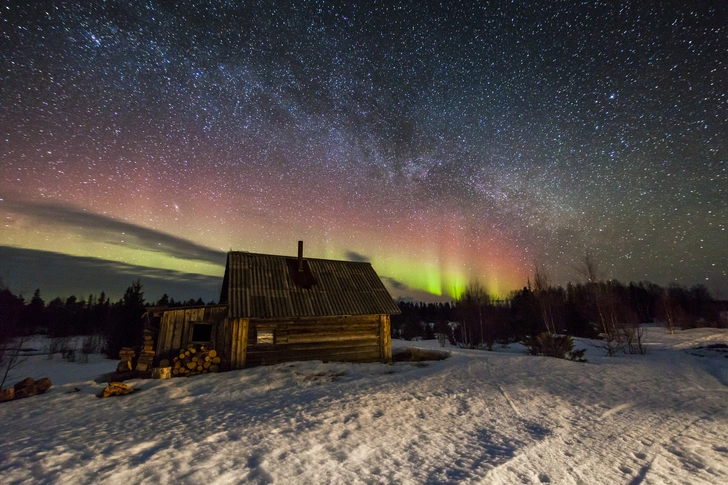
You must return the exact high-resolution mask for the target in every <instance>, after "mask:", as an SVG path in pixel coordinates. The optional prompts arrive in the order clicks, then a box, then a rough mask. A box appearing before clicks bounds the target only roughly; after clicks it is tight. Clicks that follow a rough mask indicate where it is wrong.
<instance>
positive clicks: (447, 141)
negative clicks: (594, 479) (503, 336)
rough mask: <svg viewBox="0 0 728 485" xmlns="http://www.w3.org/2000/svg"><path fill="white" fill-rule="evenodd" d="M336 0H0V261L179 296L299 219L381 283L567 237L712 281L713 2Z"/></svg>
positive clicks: (568, 247) (725, 23)
mask: <svg viewBox="0 0 728 485" xmlns="http://www.w3.org/2000/svg"><path fill="white" fill-rule="evenodd" d="M349 3H352V2H330V1H301V2H275V1H253V2H247V1H246V2H232V1H228V2H204V1H199V2H192V1H188V2H162V1H155V0H149V1H145V2H115V1H105V2H101V1H99V2H96V1H94V2H91V1H88V2H74V1H68V2H66V1H64V2H50V1H48V2H36V1H32V2H20V1H14V0H11V1H10V2H5V3H3V5H2V6H1V7H0V9H1V11H0V29H2V36H1V37H0V43H1V44H0V45H1V50H0V65H1V69H0V130H1V133H0V135H1V137H0V143H1V148H0V217H2V225H0V254H3V255H4V256H3V261H0V277H2V278H3V281H4V282H5V284H7V285H9V286H11V288H14V286H15V287H17V288H14V289H16V290H19V291H23V292H25V293H26V294H30V293H32V291H33V289H34V288H35V287H40V288H41V290H42V291H43V289H44V288H50V287H53V285H56V286H58V285H59V284H61V286H60V288H61V289H59V290H57V291H58V292H61V291H62V290H63V289H64V288H65V289H67V290H68V293H70V292H71V291H76V292H78V293H81V294H84V292H86V293H87V292H89V291H94V292H98V291H100V290H102V289H105V291H106V292H107V293H110V294H112V295H113V294H114V293H115V292H116V293H118V294H120V293H121V292H123V289H124V288H125V286H123V287H121V288H103V286H100V285H103V284H104V283H105V282H106V283H109V284H111V281H112V280H111V278H112V275H114V274H116V275H117V276H118V274H119V273H120V272H121V273H123V274H124V275H127V276H129V277H131V275H133V274H138V275H139V276H140V277H141V279H142V283H143V284H144V283H145V278H150V279H153V278H157V280H156V281H157V283H160V285H158V287H155V291H156V289H160V294H161V292H162V291H161V289H162V288H163V287H164V283H165V282H167V283H168V284H169V285H172V283H174V285H176V286H174V288H175V290H176V291H177V292H179V294H178V295H175V294H172V296H175V297H177V298H186V297H187V296H185V294H184V292H185V291H186V290H182V289H181V287H182V286H183V285H181V282H187V287H186V288H188V289H189V290H190V291H191V293H192V294H193V295H191V296H194V297H196V296H199V295H198V294H199V293H200V291H197V290H198V289H199V288H200V286H198V287H195V285H196V284H197V285H200V281H202V279H205V281H206V282H207V283H206V284H207V285H208V286H210V285H211V287H212V286H215V285H219V284H220V279H219V278H220V276H221V275H222V273H223V271H224V264H225V253H226V252H227V251H228V250H230V249H234V250H245V251H251V252H262V253H269V254H287V255H295V253H296V242H297V240H299V239H302V240H304V242H305V253H306V255H307V256H310V257H321V258H332V259H348V260H362V261H370V262H371V263H372V265H373V266H374V268H375V270H376V271H377V272H378V273H379V275H380V276H381V277H382V279H383V281H384V282H385V284H386V286H387V287H388V289H390V292H391V293H392V295H393V296H395V297H399V296H402V297H412V298H415V299H424V300H431V301H435V300H449V299H450V298H452V297H453V296H455V297H456V296H458V294H460V292H461V291H462V288H463V287H464V286H465V285H466V284H467V283H468V282H470V281H480V282H482V283H484V284H485V285H486V286H487V288H488V290H489V291H490V292H491V293H493V294H495V295H501V296H505V295H507V294H508V292H509V291H511V290H513V289H517V288H519V287H522V286H524V285H525V284H526V280H527V278H528V276H529V274H532V272H533V268H534V265H542V266H543V267H544V268H545V269H546V271H547V272H548V273H549V275H550V277H551V280H552V282H554V283H558V284H565V283H566V282H568V281H576V280H578V274H577V271H576V269H575V268H576V266H577V265H578V264H579V262H580V261H581V260H582V259H583V257H584V255H585V254H587V253H589V254H591V255H592V257H593V259H594V260H595V261H596V262H597V263H598V264H599V267H600V269H601V271H602V273H603V276H604V277H605V278H616V279H619V280H620V281H624V282H628V281H630V280H633V281H640V280H650V281H653V282H655V283H658V284H663V285H664V284H667V283H670V282H678V283H681V284H685V285H693V284H704V285H706V286H707V287H708V289H710V290H711V291H713V292H715V293H717V296H722V297H723V298H725V297H726V296H728V249H727V248H728V231H727V230H726V226H727V225H728V202H727V201H726V200H727V199H728V7H726V5H725V2H718V1H696V2H671V1H661V2H615V1H589V2H572V1H570V2H564V1H552V2H538V1H529V0H524V1H517V2H458V1H452V2H442V4H437V3H434V2H420V1H414V2H397V1H389V0H387V1H372V2H356V3H357V4H358V5H350V4H349ZM685 4H689V5H685ZM59 258H60V259H64V258H65V261H66V263H67V264H65V265H64V266H62V268H61V267H60V266H58V267H56V266H53V265H51V266H49V264H50V263H47V262H48V261H50V260H53V261H57V260H59ZM80 267H83V268H85V270H84V271H76V269H78V268H80ZM74 268H76V269H74ZM88 268H95V269H94V270H92V271H89V270H88ZM59 277H61V278H62V282H61V283H58V281H57V280H58V279H59ZM52 280H53V281H54V283H52V282H51V281H52ZM150 281H151V280H150ZM212 281H216V282H217V283H214V284H212V283H210V282H212ZM63 285H65V286H63ZM171 287H172V286H170V288H171ZM54 288H55V287H54ZM218 291H219V290H217V289H215V290H210V293H211V295H212V297H215V298H216V297H217V295H216V294H215V292H218ZM169 293H171V292H169ZM147 296H148V297H152V298H155V297H157V295H155V294H149V292H148V293H147ZM206 299H207V298H206Z"/></svg>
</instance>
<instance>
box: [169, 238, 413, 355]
mask: <svg viewBox="0 0 728 485" xmlns="http://www.w3.org/2000/svg"><path fill="white" fill-rule="evenodd" d="M397 313H399V308H397V305H395V304H394V301H393V300H392V297H391V296H390V295H389V292H388V291H387V289H386V288H385V287H384V284H383V283H382V281H381V280H380V279H379V277H378V276H377V273H376V272H375V271H374V269H373V268H372V266H371V264H370V263H362V262H353V261H335V260H328V259H313V258H310V259H304V258H303V244H302V242H300V241H299V250H298V258H295V257H286V256H274V255H268V254H254V253H247V252H236V251H231V252H230V253H228V256H227V264H226V266H225V277H224V279H223V283H222V292H221V295H220V304H219V305H205V306H200V307H188V308H178V309H169V310H167V311H165V312H164V314H163V316H162V320H161V323H160V330H159V336H158V339H157V356H158V359H163V358H167V359H171V357H172V356H174V355H176V354H177V352H178V351H179V349H181V348H186V347H187V346H188V345H189V344H192V343H195V344H201V345H202V344H204V345H205V346H207V348H210V349H213V348H214V349H215V350H216V351H217V352H218V354H219V355H220V356H221V357H222V359H223V362H224V363H226V364H227V365H226V367H227V368H229V369H242V368H244V367H251V366H257V365H270V364H276V363H279V362H287V361H295V360H322V361H343V362H377V361H379V362H387V361H390V360H391V358H392V342H391V338H390V320H389V318H390V315H393V314H397Z"/></svg>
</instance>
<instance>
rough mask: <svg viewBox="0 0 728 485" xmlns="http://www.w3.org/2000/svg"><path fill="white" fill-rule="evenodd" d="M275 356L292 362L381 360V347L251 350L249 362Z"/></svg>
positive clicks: (282, 360) (283, 360) (277, 358)
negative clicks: (285, 350)
mask: <svg viewBox="0 0 728 485" xmlns="http://www.w3.org/2000/svg"><path fill="white" fill-rule="evenodd" d="M273 356H275V359H276V360H277V361H278V362H291V361H294V360H324V361H335V362H336V361H366V362H377V361H379V348H378V347H376V346H374V347H369V348H353V349H334V350H327V351H321V350H316V351H296V352H286V353H281V352H258V351H253V349H251V350H250V352H249V354H248V363H249V364H250V363H253V362H254V361H258V362H260V361H261V360H265V358H266V357H267V358H268V359H269V360H272V359H271V357H273Z"/></svg>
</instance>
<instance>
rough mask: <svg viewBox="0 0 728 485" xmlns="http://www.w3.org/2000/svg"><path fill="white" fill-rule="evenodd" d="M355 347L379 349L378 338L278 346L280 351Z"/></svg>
mask: <svg viewBox="0 0 728 485" xmlns="http://www.w3.org/2000/svg"><path fill="white" fill-rule="evenodd" d="M355 347H372V348H377V349H379V348H380V346H379V339H378V338H370V339H358V340H347V341H345V342H341V341H338V342H312V343H307V344H288V345H286V346H281V347H280V348H279V351H280V352H288V351H295V350H330V349H347V348H355Z"/></svg>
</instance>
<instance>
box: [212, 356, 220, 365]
mask: <svg viewBox="0 0 728 485" xmlns="http://www.w3.org/2000/svg"><path fill="white" fill-rule="evenodd" d="M220 362H221V359H220V357H215V358H214V359H212V363H213V364H220Z"/></svg>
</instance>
